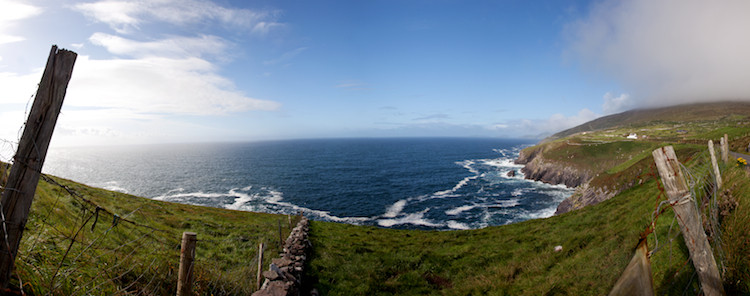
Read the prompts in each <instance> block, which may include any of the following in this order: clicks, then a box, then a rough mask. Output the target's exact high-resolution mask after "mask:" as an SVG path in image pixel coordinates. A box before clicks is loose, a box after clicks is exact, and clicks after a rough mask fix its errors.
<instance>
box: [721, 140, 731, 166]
mask: <svg viewBox="0 0 750 296" xmlns="http://www.w3.org/2000/svg"><path fill="white" fill-rule="evenodd" d="M721 161H723V162H724V163H725V164H727V163H729V136H727V134H724V136H723V137H721Z"/></svg>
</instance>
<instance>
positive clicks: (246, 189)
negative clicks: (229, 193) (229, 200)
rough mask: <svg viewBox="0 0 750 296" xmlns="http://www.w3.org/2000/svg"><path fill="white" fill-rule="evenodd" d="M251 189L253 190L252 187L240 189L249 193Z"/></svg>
mask: <svg viewBox="0 0 750 296" xmlns="http://www.w3.org/2000/svg"><path fill="white" fill-rule="evenodd" d="M251 189H253V185H250V186H247V187H245V188H242V191H250V190H251Z"/></svg>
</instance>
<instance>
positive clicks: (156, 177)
mask: <svg viewBox="0 0 750 296" xmlns="http://www.w3.org/2000/svg"><path fill="white" fill-rule="evenodd" d="M531 144H533V143H531V142H529V141H527V140H512V139H475V138H391V139H316V140H286V141H267V142H249V143H210V144H208V143H201V144H170V145H148V146H123V147H89V148H53V149H50V151H49V154H48V157H47V160H46V163H45V165H44V169H43V171H44V172H45V173H48V174H52V175H56V176H60V177H63V178H67V179H71V180H75V181H78V182H82V183H85V184H88V185H91V186H95V187H101V188H105V189H109V190H115V191H120V192H125V193H129V194H133V195H138V196H143V197H147V198H152V199H156V200H164V201H171V202H179V203H187V204H194V205H201V206H209V207H219V208H226V209H233V210H241V211H253V212H265V213H280V214H297V213H299V212H303V213H304V214H305V215H306V216H308V217H310V218H311V219H314V220H322V221H334V222H343V223H350V224H357V225H375V226H380V227H389V228H400V229H435V230H449V229H475V228H483V227H487V226H493V225H504V224H509V223H514V222H519V221H524V220H528V219H535V218H543V217H549V216H551V215H552V214H553V213H554V211H555V209H556V207H557V205H558V204H559V203H560V202H561V201H562V200H564V199H565V198H566V197H568V196H570V195H571V194H572V192H573V191H572V189H568V188H565V187H564V186H559V185H558V186H554V185H548V184H543V183H540V182H535V181H531V180H525V179H524V178H523V174H522V173H521V171H520V169H521V167H522V166H520V165H516V164H514V163H513V160H514V159H515V158H516V157H517V156H518V153H519V151H520V150H521V149H522V148H524V147H527V146H529V145H531ZM509 171H516V175H515V176H512V177H511V176H508V172H509Z"/></svg>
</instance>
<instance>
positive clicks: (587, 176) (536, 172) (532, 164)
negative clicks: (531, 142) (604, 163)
mask: <svg viewBox="0 0 750 296" xmlns="http://www.w3.org/2000/svg"><path fill="white" fill-rule="evenodd" d="M543 152H544V147H541V148H539V149H529V150H523V151H521V153H520V155H519V157H518V159H516V161H515V162H516V163H517V164H524V165H525V166H524V167H523V168H522V169H521V171H522V172H523V173H524V175H525V178H526V179H531V180H535V181H541V182H544V183H548V184H554V185H557V184H564V185H565V186H567V187H571V188H572V187H578V188H577V190H576V191H575V193H573V195H572V196H570V197H568V198H567V199H565V200H564V201H563V202H562V203H560V205H559V206H558V207H557V210H556V211H555V215H558V214H562V213H567V212H569V211H572V210H576V209H580V208H583V207H585V206H587V205H592V204H597V203H599V202H602V201H605V200H607V199H610V198H612V197H613V196H615V194H616V192H611V191H608V190H606V188H594V187H592V186H589V181H591V179H592V177H593V173H592V172H591V171H589V170H583V169H576V168H574V167H573V166H570V165H566V164H564V163H559V162H554V161H550V160H547V159H545V158H544V156H543Z"/></svg>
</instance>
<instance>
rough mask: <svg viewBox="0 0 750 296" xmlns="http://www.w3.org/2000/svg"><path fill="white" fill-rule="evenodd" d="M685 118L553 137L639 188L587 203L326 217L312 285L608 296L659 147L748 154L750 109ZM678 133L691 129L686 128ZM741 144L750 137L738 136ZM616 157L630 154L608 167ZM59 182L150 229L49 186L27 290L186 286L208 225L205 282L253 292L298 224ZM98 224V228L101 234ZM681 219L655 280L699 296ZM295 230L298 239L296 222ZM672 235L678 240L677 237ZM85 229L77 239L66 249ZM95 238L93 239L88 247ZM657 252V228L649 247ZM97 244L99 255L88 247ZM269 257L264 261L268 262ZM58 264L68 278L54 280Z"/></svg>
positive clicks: (690, 154) (27, 254) (740, 280)
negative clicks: (183, 263) (516, 217)
mask: <svg viewBox="0 0 750 296" xmlns="http://www.w3.org/2000/svg"><path fill="white" fill-rule="evenodd" d="M709 113H711V112H703V113H701V114H704V115H706V114H709ZM709 115H711V116H714V115H715V114H714V113H711V114H709ZM706 116H707V115H706ZM701 119H705V118H704V117H701ZM676 124H677V123H671V122H670V123H664V122H656V123H651V124H646V125H644V124H639V125H637V127H638V128H639V129H642V130H645V131H644V132H639V134H643V133H647V132H646V131H648V130H649V129H650V130H651V137H650V138H649V139H648V140H647V141H641V142H623V141H619V140H615V138H616V137H620V136H621V135H622V134H623V133H627V132H629V131H631V130H632V129H633V128H635V126H636V125H630V126H626V127H610V128H609V129H608V130H602V131H599V132H594V133H588V134H586V135H580V134H579V135H577V136H574V137H573V138H569V139H562V140H557V141H553V142H550V144H551V143H556V144H555V145H558V146H556V147H562V148H561V149H558V150H555V149H552V150H550V153H549V154H547V155H545V157H549V158H548V159H552V160H555V161H561V162H563V163H565V162H567V164H568V165H573V166H580V167H582V168H587V167H589V168H595V169H596V170H597V171H599V172H600V176H599V177H598V178H596V179H595V180H594V181H592V183H597V182H599V184H600V185H604V184H610V185H611V184H623V182H627V183H628V184H629V185H635V186H633V187H632V188H630V189H629V190H626V191H624V192H623V193H621V194H619V195H618V196H616V197H614V198H612V199H610V200H608V201H605V202H602V203H600V204H598V205H595V206H591V207H587V208H584V209H582V210H579V211H574V212H571V213H567V214H564V215H560V216H555V217H551V218H548V219H540V220H533V221H527V222H523V223H517V224H512V225H506V226H500V227H490V228H486V229H480V230H468V231H446V232H438V231H405V230H391V229H381V228H374V227H359V226H352V225H345V224H336V223H326V222H314V223H313V224H312V233H311V235H312V237H311V238H312V240H313V244H314V254H312V260H311V261H310V263H309V275H310V276H311V280H310V281H308V282H307V283H308V286H314V287H316V288H317V289H319V290H320V291H321V292H322V294H324V295H378V294H381V295H386V294H403V295H410V294H411V295H418V294H420V295H421V294H435V295H469V294H472V295H473V294H490V295H517V294H527V295H540V294H542V295H545V294H546V295H566V294H567V295H594V294H605V293H607V292H608V291H609V289H610V288H611V286H612V285H613V284H614V282H615V281H616V279H617V277H618V276H619V274H620V273H621V272H622V270H623V269H624V267H625V265H626V264H627V263H628V261H629V259H630V256H631V255H632V251H633V249H634V247H635V246H636V244H637V242H638V239H639V237H640V235H639V234H640V233H641V232H643V231H644V230H645V229H646V228H647V227H648V225H649V224H650V221H651V215H652V213H653V211H654V209H655V206H656V205H657V203H658V200H657V198H658V196H659V190H658V186H657V185H656V184H657V183H656V180H654V177H653V176H654V172H653V170H654V169H653V167H651V165H650V153H649V152H648V151H649V149H651V148H653V147H656V146H660V145H662V144H663V142H664V141H680V142H684V143H686V144H683V145H680V146H678V148H679V149H678V156H679V157H680V158H681V159H682V160H683V161H686V160H693V162H690V161H688V165H689V166H690V165H691V164H692V165H696V163H698V160H697V159H700V160H701V161H702V162H703V163H705V153H704V152H699V151H704V150H705V148H703V147H705V145H704V144H700V145H692V144H690V143H692V141H695V142H696V143H698V142H702V141H703V140H704V139H706V138H708V137H710V138H718V135H720V134H719V132H721V133H724V132H726V133H729V134H730V137H731V140H733V142H732V149H733V150H737V151H739V150H740V149H744V147H746V142H747V141H746V140H749V139H750V136H749V135H748V120H747V118H745V117H744V116H739V117H738V116H724V117H721V118H720V119H716V118H713V117H712V119H710V120H707V121H697V122H694V123H691V124H686V123H684V122H682V123H679V127H676ZM676 128H679V129H687V130H688V132H687V133H676V132H675V129H676ZM717 130H718V131H717ZM639 131H640V130H639ZM569 140H570V141H569ZM741 141H745V142H743V143H742V144H737V142H741ZM613 142H614V143H613ZM570 143H573V144H572V145H571V144H570ZM538 147H539V146H537V147H536V148H531V149H538ZM571 155H572V157H571ZM612 157H614V158H616V161H610V162H603V161H601V160H604V159H607V158H612ZM697 165H704V164H697ZM727 170H728V172H729V173H728V177H727V178H726V179H725V180H726V184H728V185H727V188H732V189H731V190H732V192H733V194H732V196H734V198H735V199H736V200H737V201H738V207H737V209H735V210H734V211H733V212H732V214H731V215H729V216H726V217H725V218H724V219H723V220H724V221H725V223H724V224H723V225H722V227H723V229H724V234H725V235H724V236H723V237H722V242H723V245H725V247H724V251H725V254H724V255H723V257H722V258H726V259H725V261H723V263H724V265H725V266H726V279H727V283H728V284H727V287H728V290H729V291H736V292H739V293H750V287H748V283H749V282H750V278H748V277H749V274H750V270H749V269H748V266H750V258H748V254H750V241H748V237H750V233H748V227H746V225H747V224H748V223H750V216H749V215H750V209H748V208H747V205H748V204H750V196H749V195H750V185H748V181H747V178H746V175H743V174H744V171H742V170H739V169H733V168H728V169H727ZM58 180H59V179H58ZM635 180H637V181H638V182H634V181H635ZM640 180H643V183H642V184H640ZM59 182H61V183H63V184H66V185H68V186H70V187H71V188H73V189H74V190H75V191H76V192H79V193H80V194H81V195H82V196H83V197H85V198H87V199H90V200H91V201H92V202H93V203H94V204H96V205H99V206H101V207H102V208H104V209H107V210H109V211H111V212H113V213H116V214H118V215H119V216H121V217H127V219H129V220H131V221H136V222H137V223H139V224H143V225H145V226H134V225H131V224H128V223H125V222H120V223H119V224H118V225H117V226H115V227H112V228H111V230H108V229H110V227H111V226H112V223H111V222H112V219H113V217H112V215H109V214H108V213H106V212H103V211H102V212H100V214H99V217H98V218H97V219H90V218H93V217H94V216H95V215H94V213H95V212H96V211H95V206H93V205H91V204H88V203H86V202H82V201H81V199H80V198H75V197H71V196H70V195H69V194H67V193H66V192H64V190H63V189H61V188H60V187H57V186H54V185H50V184H47V183H45V182H41V183H40V187H39V189H38V190H37V196H36V199H35V202H34V205H33V208H32V213H31V216H30V220H29V223H28V225H27V231H26V233H25V235H24V241H23V242H22V246H21V251H20V254H21V255H20V256H21V257H20V258H19V260H20V261H19V262H20V263H19V264H18V269H19V272H18V273H19V274H20V275H21V278H22V279H23V280H24V282H25V283H26V286H25V287H26V290H27V291H29V292H33V294H42V293H45V292H46V291H48V290H50V289H51V290H52V291H53V294H59V295H67V294H71V293H72V292H74V291H78V292H81V291H86V290H88V289H91V288H94V289H93V291H95V293H94V294H99V295H109V294H113V293H115V292H118V290H121V289H124V288H126V289H124V290H122V291H120V293H126V292H127V291H137V290H138V289H147V290H149V291H152V292H153V293H154V294H160V295H166V294H173V292H174V288H175V287H174V283H175V282H176V274H175V271H174V270H175V268H176V265H177V261H178V259H177V258H178V257H179V247H178V246H179V237H180V234H181V232H182V231H194V232H197V233H198V238H199V240H200V241H199V243H198V250H197V257H198V264H197V265H196V272H197V274H198V276H197V278H198V284H197V285H196V290H198V291H199V292H201V293H202V294H214V295H222V294H231V293H229V292H233V293H235V294H247V293H249V291H251V290H252V289H253V288H254V287H253V284H252V283H251V282H253V281H252V280H248V279H252V278H253V277H254V272H255V269H254V268H253V267H252V266H255V265H256V263H257V262H255V263H253V262H254V261H253V260H254V259H253V258H254V256H255V255H256V249H257V243H258V242H259V241H265V242H267V243H268V242H271V244H270V245H269V247H268V250H267V254H274V253H276V252H278V247H277V246H275V244H274V243H273V242H276V241H278V222H279V220H282V221H286V217H283V216H278V215H267V214H258V213H247V212H237V211H228V210H222V209H213V208H202V207H195V206H189V205H180V204H173V203H165V202H159V201H153V200H148V199H143V198H139V197H134V196H130V195H125V194H120V193H115V192H109V191H105V190H101V189H95V188H90V187H86V186H83V185H80V184H76V183H73V182H70V181H66V180H59ZM618 186H619V185H618ZM94 220H97V221H98V223H96V225H95V226H93V231H92V230H91V229H92V225H93V224H94V222H93V221H94ZM673 221H674V217H673V216H672V214H671V211H666V212H664V214H662V215H661V217H660V218H659V219H658V220H657V222H656V234H657V236H658V237H659V238H660V241H661V244H660V245H661V246H662V248H661V249H660V251H658V252H656V253H655V254H654V256H653V257H652V258H651V259H652V262H653V274H654V281H655V286H656V289H657V291H658V294H668V295H669V294H674V295H677V294H679V295H682V294H696V291H697V290H696V289H697V284H696V283H695V279H694V278H693V277H692V275H693V269H692V265H691V264H689V262H688V261H687V251H686V249H685V247H684V244H683V243H682V239H681V238H680V236H679V234H677V235H676V236H675V234H676V233H677V232H675V231H674V230H672V232H671V233H669V230H670V227H671V226H672V223H673ZM84 222H85V223H84ZM146 226H147V227H146ZM148 227H152V228H156V229H160V230H163V231H153V230H152V229H150V228H148ZM674 227H676V226H674ZM79 229H80V230H81V231H79ZM284 231H285V233H284V236H286V231H287V229H286V228H284ZM76 232H78V234H77V235H76ZM670 234H672V238H675V240H674V242H673V243H671V244H665V243H664V240H666V238H669V237H670V236H669V235H670ZM71 237H74V238H75V240H76V242H77V243H74V244H73V247H72V249H71V251H70V252H69V255H67V256H66V255H65V252H66V250H67V249H68V246H69V245H70V241H71V240H70V238H71ZM89 245H91V246H92V247H90V248H87V246H89ZM556 245H562V246H563V248H564V251H563V252H561V253H555V252H553V248H554V246H556ZM655 246H656V244H655V241H654V240H653V236H649V247H650V248H652V249H653V248H654V247H655ZM84 248H86V252H82V250H83V249H84ZM80 254H83V255H80ZM79 255H80V256H79ZM63 257H65V258H66V259H65V260H62V259H61V258H63ZM269 257H270V256H266V260H264V261H265V264H264V265H266V266H267V264H268V262H269V261H270V258H269ZM73 259H75V260H73ZM61 262H62V264H61ZM58 268H59V269H60V272H58V275H56V278H55V281H54V284H55V285H54V286H53V287H51V288H50V285H49V283H50V282H51V277H52V275H53V274H55V270H56V269H58ZM103 271H104V272H103ZM131 284H132V285H131ZM685 292H687V293H685Z"/></svg>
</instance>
